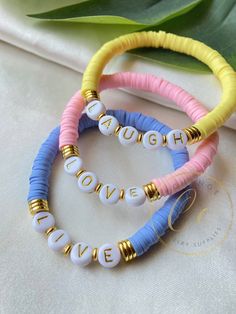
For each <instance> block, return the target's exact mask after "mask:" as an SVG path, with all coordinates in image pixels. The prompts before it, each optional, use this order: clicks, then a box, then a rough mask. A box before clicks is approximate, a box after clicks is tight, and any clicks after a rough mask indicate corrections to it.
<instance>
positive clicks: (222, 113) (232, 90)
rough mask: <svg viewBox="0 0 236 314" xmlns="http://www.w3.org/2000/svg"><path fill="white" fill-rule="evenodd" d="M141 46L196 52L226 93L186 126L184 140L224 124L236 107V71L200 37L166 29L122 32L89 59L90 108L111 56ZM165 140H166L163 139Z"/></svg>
mask: <svg viewBox="0 0 236 314" xmlns="http://www.w3.org/2000/svg"><path fill="white" fill-rule="evenodd" d="M139 47H153V48H164V49H170V50H173V51H176V52H180V53H185V54H187V55H190V56H193V57H195V58H196V59H198V60H200V61H201V62H203V63H205V64H206V65H208V66H209V68H210V69H211V70H212V71H213V73H214V74H215V76H216V77H217V78H218V79H219V81H220V83H221V86H222V90H223V93H222V98H221V101H220V103H219V104H218V105H217V106H216V108H215V109H214V110H212V111H211V112H210V113H208V114H207V115H206V116H205V117H202V118H201V119H200V120H199V121H197V123H195V124H194V125H192V126H191V127H188V128H185V129H183V131H182V132H183V133H184V135H183V133H181V137H183V140H182V142H183V143H184V144H185V142H187V143H189V144H192V143H195V142H198V141H201V140H202V139H204V138H206V137H208V136H209V135H210V134H212V133H213V132H215V131H216V130H217V129H218V128H219V127H220V126H222V125H223V123H224V122H225V121H226V120H227V119H228V118H229V117H230V115H231V114H232V113H233V112H234V111H235V110H236V73H235V72H234V69H233V68H232V67H231V66H230V65H229V64H228V63H227V62H226V60H225V59H224V58H223V57H222V56H221V55H220V54H219V53H218V52H217V51H215V50H213V49H212V48H210V47H208V46H207V45H205V44H203V43H201V42H199V41H197V40H193V39H191V38H186V37H182V36H177V35H174V34H171V33H165V32H163V31H159V32H153V31H149V32H139V33H132V34H128V35H124V36H120V37H118V38H116V39H114V40H112V41H109V42H107V43H106V44H104V45H103V46H102V47H101V48H100V49H99V50H98V51H97V53H96V54H95V55H94V56H93V57H92V59H91V61H90V62H89V64H88V66H87V68H86V70H85V72H84V75H83V81H82V89H81V90H82V95H83V96H84V97H85V99H86V101H87V103H88V106H89V108H90V107H91V106H93V104H95V103H98V101H99V93H98V84H99V81H100V77H101V74H102V71H103V69H104V67H105V65H106V64H107V63H108V62H109V61H110V60H111V58H112V57H114V56H116V55H119V54H122V53H123V52H125V51H128V50H130V49H134V48H139ZM94 100H96V102H94ZM91 101H92V104H91V103H90V102H91ZM99 103H100V109H101V114H102V113H103V112H102V110H104V108H103V104H102V103H101V102H100V101H99ZM97 109H99V106H98V107H97ZM88 111H89V109H88ZM176 133H177V134H176ZM178 135H179V130H176V131H175V132H173V133H172V134H171V135H169V138H168V141H170V145H171V142H173V141H174V137H177V138H178V137H179V136H178ZM163 144H166V143H165V142H163ZM167 144H168V143H167Z"/></svg>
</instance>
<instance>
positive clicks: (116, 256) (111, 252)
mask: <svg viewBox="0 0 236 314" xmlns="http://www.w3.org/2000/svg"><path fill="white" fill-rule="evenodd" d="M120 257H121V255H120V250H119V249H118V247H117V246H115V245H114V244H103V245H102V246H101V247H100V248H99V249H98V261H99V263H100V264H101V265H102V266H103V267H105V268H112V267H115V266H116V265H117V264H118V263H119V262H120Z"/></svg>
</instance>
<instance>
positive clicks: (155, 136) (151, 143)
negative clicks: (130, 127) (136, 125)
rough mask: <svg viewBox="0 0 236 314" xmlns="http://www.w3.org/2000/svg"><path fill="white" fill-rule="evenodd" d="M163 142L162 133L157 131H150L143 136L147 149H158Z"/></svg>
mask: <svg viewBox="0 0 236 314" xmlns="http://www.w3.org/2000/svg"><path fill="white" fill-rule="evenodd" d="M162 144H163V137H162V134H161V133H159V132H157V131H148V132H146V133H145V134H144V136H143V146H144V147H145V148H147V149H151V150H152V149H153V150H154V149H158V148H159V147H161V146H162Z"/></svg>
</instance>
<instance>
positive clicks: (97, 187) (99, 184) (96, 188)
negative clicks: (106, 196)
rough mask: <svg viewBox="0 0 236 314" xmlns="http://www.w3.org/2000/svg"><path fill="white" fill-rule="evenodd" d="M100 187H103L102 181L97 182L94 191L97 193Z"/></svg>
mask: <svg viewBox="0 0 236 314" xmlns="http://www.w3.org/2000/svg"><path fill="white" fill-rule="evenodd" d="M102 187H103V183H101V182H100V183H98V184H97V186H96V187H95V190H94V191H95V192H96V193H97V194H98V193H99V192H100V191H101V188H102Z"/></svg>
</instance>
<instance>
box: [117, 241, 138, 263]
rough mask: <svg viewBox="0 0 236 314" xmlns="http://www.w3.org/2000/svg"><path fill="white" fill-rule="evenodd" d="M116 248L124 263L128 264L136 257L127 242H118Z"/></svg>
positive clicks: (129, 243) (131, 246)
mask: <svg viewBox="0 0 236 314" xmlns="http://www.w3.org/2000/svg"><path fill="white" fill-rule="evenodd" d="M118 247H119V250H120V252H121V255H122V257H123V259H124V260H125V262H130V261H132V260H133V259H135V258H136V257H137V253H136V252H135V250H134V248H133V245H132V244H131V242H130V241H129V240H122V241H120V242H118Z"/></svg>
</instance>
